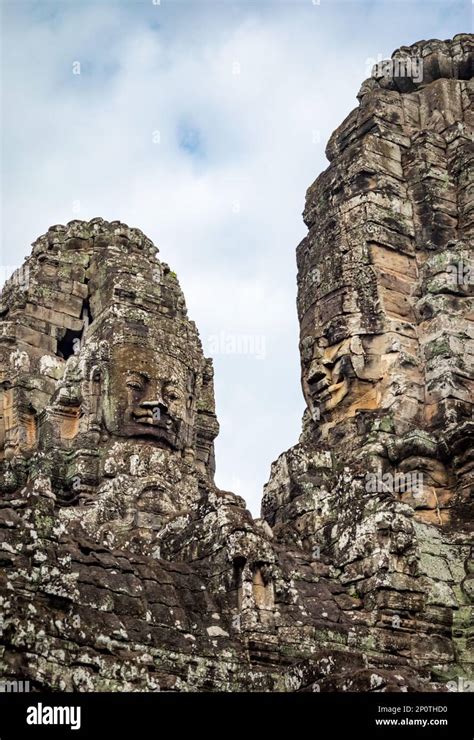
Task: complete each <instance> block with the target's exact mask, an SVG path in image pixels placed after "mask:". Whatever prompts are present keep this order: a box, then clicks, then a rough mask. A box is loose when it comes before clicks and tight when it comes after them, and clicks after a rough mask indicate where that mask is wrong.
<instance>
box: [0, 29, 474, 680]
mask: <svg viewBox="0 0 474 740" xmlns="http://www.w3.org/2000/svg"><path fill="white" fill-rule="evenodd" d="M472 58H473V37H472V36H470V35H468V34H459V35H458V36H456V37H455V38H454V39H452V40H448V41H437V40H433V41H422V42H419V43H418V44H414V45H413V46H411V47H402V48H401V49H399V50H397V51H396V52H395V53H394V55H393V57H392V59H393V60H395V61H397V60H398V61H397V64H392V65H390V64H388V65H378V67H377V69H376V70H375V71H374V74H373V75H372V76H371V77H370V79H368V80H367V81H365V82H364V83H363V85H362V87H361V89H360V92H359V95H358V101H359V104H358V106H357V108H355V109H354V110H353V111H352V112H351V113H350V114H349V115H348V117H347V118H346V119H345V121H344V122H343V123H342V124H341V126H340V127H339V128H338V129H337V130H336V131H335V133H334V134H333V135H332V137H331V139H330V140H329V143H328V145H327V150H326V151H327V157H328V160H329V166H328V168H327V169H326V171H325V172H323V173H322V174H321V175H320V176H319V177H318V178H317V179H316V181H315V182H314V183H313V185H311V187H310V188H309V189H308V192H307V196H306V207H305V211H304V220H305V223H306V225H307V227H308V234H307V236H306V238H305V239H304V240H303V241H302V242H301V244H300V245H299V246H298V248H297V267H298V279H297V282H298V298H297V308H298V316H299V321H300V352H301V384H302V389H303V393H304V397H305V400H306V411H305V413H304V417H303V426H302V433H301V437H300V439H299V441H298V443H297V444H296V445H295V446H294V447H292V448H291V449H290V450H288V451H287V452H284V453H283V454H282V455H281V456H280V457H279V458H278V460H276V462H274V463H273V465H272V468H271V474H270V479H269V481H268V483H267V485H266V486H265V490H264V493H263V499H262V512H261V518H260V519H256V520H255V519H253V518H252V516H251V515H250V513H249V512H248V511H247V509H246V505H245V502H244V501H243V499H241V498H240V497H239V496H236V495H235V494H233V493H231V492H227V491H221V490H219V489H217V487H216V485H215V483H214V471H215V459H214V440H215V438H216V436H217V434H218V431H219V425H218V422H217V417H216V410H215V403H214V390H213V367H212V361H211V360H210V359H207V358H205V357H204V355H203V351H202V345H201V342H200V339H199V335H198V332H197V329H196V326H195V325H194V323H193V322H192V321H191V320H190V319H189V318H188V315H187V311H186V305H185V301H184V297H183V294H182V292H181V289H180V287H179V283H178V280H177V278H176V275H175V274H174V273H173V272H172V271H171V270H170V268H169V267H168V265H167V264H165V263H164V262H161V261H160V259H159V258H158V256H157V251H158V250H157V248H156V247H155V246H154V245H153V244H152V243H151V241H150V240H149V239H147V237H146V236H145V235H144V234H143V233H142V232H141V231H140V230H138V229H135V228H129V227H128V226H126V225H125V224H122V223H120V222H119V221H114V222H107V221H104V220H103V219H100V218H95V219H93V220H92V221H89V222H83V221H71V222H70V223H68V224H67V225H66V226H52V227H51V228H50V229H49V230H48V232H47V233H46V234H45V235H43V236H41V237H40V238H39V239H37V240H36V241H35V243H34V244H33V249H32V252H31V255H30V256H29V257H28V258H27V260H26V262H25V264H24V265H23V267H22V268H21V269H20V270H19V271H17V272H16V273H15V274H14V275H12V277H11V278H10V279H9V280H8V281H7V283H6V284H5V286H4V288H3V291H2V293H1V295H0V561H1V568H0V634H1V640H0V643H1V647H0V677H2V679H3V680H6V679H17V680H23V681H29V682H30V685H31V687H32V688H33V689H35V690H49V689H55V690H62V691H71V690H80V691H115V690H118V691H123V690H144V691H321V692H324V691H363V692H365V691H413V690H424V691H446V690H459V691H463V690H472V689H474V675H473V674H474V671H473V620H472V604H473V599H474V548H473V538H472V500H473V487H474V486H473V479H474V455H473V429H474V417H473V405H472V404H473V389H474V380H473V364H474V312H473V301H472V296H473V293H474V269H473V267H474V266H473V258H474V255H473V251H472V234H473V226H474V198H473V194H474V183H473V176H472V161H473V158H474V154H473V141H472V130H473V129H472V124H473V116H474V114H473V98H474V87H473V83H472V80H471V77H472ZM404 59H416V60H418V61H417V64H416V65H412V66H413V68H415V67H416V71H417V74H416V76H415V75H411V76H410V75H407V74H406V71H407V69H408V67H409V66H410V65H408V64H406V65H405V64H403V63H401V62H402V60H404ZM421 63H422V64H421ZM420 64H421V67H420ZM420 68H421V69H422V74H420ZM394 70H395V73H394ZM236 472H237V471H236Z"/></svg>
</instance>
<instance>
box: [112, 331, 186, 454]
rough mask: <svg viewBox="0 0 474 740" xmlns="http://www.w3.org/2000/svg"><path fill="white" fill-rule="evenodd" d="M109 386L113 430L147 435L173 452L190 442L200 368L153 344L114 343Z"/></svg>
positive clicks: (126, 434) (114, 431)
mask: <svg viewBox="0 0 474 740" xmlns="http://www.w3.org/2000/svg"><path fill="white" fill-rule="evenodd" d="M107 390H108V392H107V403H106V405H105V409H104V415H105V423H106V427H107V430H108V431H109V432H110V433H112V434H116V435H119V436H123V437H139V438H148V439H149V440H154V441H156V442H157V443H158V444H159V445H160V446H164V447H168V448H171V449H174V450H182V449H184V448H185V447H186V446H189V445H191V443H192V434H193V427H194V415H195V414H194V411H195V405H196V399H195V395H194V394H195V391H196V372H195V371H192V370H190V369H189V368H188V367H187V366H186V365H185V364H184V362H182V361H180V360H178V359H176V358H174V357H171V356H169V355H167V354H165V353H162V352H160V350H159V348H156V347H153V346H152V342H149V343H147V345H145V346H143V345H138V344H121V345H117V346H113V347H112V348H111V350H110V376H109V387H108V389H107Z"/></svg>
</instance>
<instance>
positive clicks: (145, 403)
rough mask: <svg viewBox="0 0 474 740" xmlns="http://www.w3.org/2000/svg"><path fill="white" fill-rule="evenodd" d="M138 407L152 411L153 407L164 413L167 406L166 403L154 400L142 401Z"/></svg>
mask: <svg viewBox="0 0 474 740" xmlns="http://www.w3.org/2000/svg"><path fill="white" fill-rule="evenodd" d="M140 408H142V409H146V410H150V411H154V409H156V408H158V409H159V410H160V412H161V413H166V412H167V411H168V407H167V406H166V404H164V403H163V401H159V400H155V401H142V402H141V404H140Z"/></svg>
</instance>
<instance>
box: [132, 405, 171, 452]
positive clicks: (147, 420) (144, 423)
mask: <svg viewBox="0 0 474 740" xmlns="http://www.w3.org/2000/svg"><path fill="white" fill-rule="evenodd" d="M121 434H122V435H124V436H127V437H148V438H150V439H154V440H156V441H157V442H161V443H162V444H164V445H165V446H166V447H169V448H171V449H173V450H176V449H177V448H178V446H177V444H176V431H175V429H174V425H173V422H172V420H171V419H170V418H169V417H168V418H167V419H164V418H161V419H160V420H157V421H155V420H154V419H153V416H152V415H150V416H145V417H138V418H136V417H135V415H134V414H133V413H132V414H131V417H130V421H129V422H128V423H126V424H125V425H124V426H123V427H122V430H121Z"/></svg>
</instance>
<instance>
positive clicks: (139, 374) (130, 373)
mask: <svg viewBox="0 0 474 740" xmlns="http://www.w3.org/2000/svg"><path fill="white" fill-rule="evenodd" d="M137 377H138V378H141V379H142V380H146V381H148V380H150V376H149V375H148V373H145V372H140V371H138V370H128V371H127V378H137Z"/></svg>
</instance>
